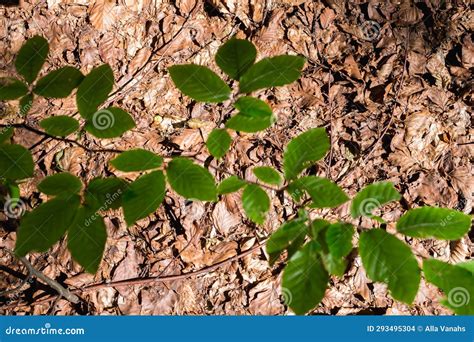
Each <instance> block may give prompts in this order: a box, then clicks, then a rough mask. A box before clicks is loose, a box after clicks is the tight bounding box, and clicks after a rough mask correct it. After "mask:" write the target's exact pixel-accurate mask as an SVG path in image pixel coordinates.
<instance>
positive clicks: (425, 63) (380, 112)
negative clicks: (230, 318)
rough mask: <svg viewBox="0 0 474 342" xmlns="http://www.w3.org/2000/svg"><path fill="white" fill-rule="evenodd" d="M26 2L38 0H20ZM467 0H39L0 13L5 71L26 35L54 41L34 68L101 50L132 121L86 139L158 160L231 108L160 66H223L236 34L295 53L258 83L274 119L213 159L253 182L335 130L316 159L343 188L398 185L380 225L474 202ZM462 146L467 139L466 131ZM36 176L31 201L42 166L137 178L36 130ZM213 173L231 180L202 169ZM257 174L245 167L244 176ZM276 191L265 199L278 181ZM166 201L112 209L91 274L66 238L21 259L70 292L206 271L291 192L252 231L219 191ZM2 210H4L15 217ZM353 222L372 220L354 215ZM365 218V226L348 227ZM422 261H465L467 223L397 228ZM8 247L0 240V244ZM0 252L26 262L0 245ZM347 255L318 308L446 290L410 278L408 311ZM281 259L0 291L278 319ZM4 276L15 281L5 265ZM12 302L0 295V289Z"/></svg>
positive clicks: (473, 19) (423, 308) (345, 309)
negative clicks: (315, 130)
mask: <svg viewBox="0 0 474 342" xmlns="http://www.w3.org/2000/svg"><path fill="white" fill-rule="evenodd" d="M32 2H34V1H32ZM467 3H468V2H467V1H465V2H462V1H457V2H454V1H442V0H425V1H416V2H415V4H412V2H411V1H392V2H388V1H369V2H364V1H356V2H343V1H335V0H331V1H329V0H328V1H324V2H317V1H315V2H311V1H306V2H305V1H298V0H293V1H290V0H287V1H283V0H280V1H235V0H225V1H215V2H212V1H210V2H206V3H203V2H202V1H194V0H182V1H173V2H171V3H170V2H165V1H151V0H142V1H129V0H118V1H105V0H97V1H92V2H91V3H90V4H87V2H86V1H82V2H81V1H76V3H75V4H71V3H70V1H61V0H48V1H46V2H40V3H39V4H30V3H26V2H25V3H23V5H22V8H20V9H16V8H9V9H5V8H1V7H0V12H1V19H0V76H11V75H13V74H14V68H13V64H12V61H13V58H14V56H15V54H16V52H17V51H18V50H19V48H20V47H21V45H22V44H23V42H24V41H25V39H27V38H28V37H31V36H33V35H35V34H40V35H43V36H44V37H46V38H47V39H48V41H49V42H50V48H51V51H50V58H49V59H48V62H47V63H48V65H47V67H46V68H45V69H44V70H49V69H54V68H57V67H59V66H64V65H67V64H69V65H73V66H76V67H78V68H80V69H81V70H82V71H83V72H84V73H86V72H88V71H90V70H91V69H92V68H93V67H94V66H97V65H99V64H101V63H109V64H110V65H111V66H112V68H113V69H114V74H115V77H116V81H117V87H116V91H114V93H113V94H112V96H111V97H110V98H109V100H108V102H107V103H109V104H115V105H118V106H121V107H123V108H125V109H127V110H128V111H129V112H130V113H131V114H132V115H133V116H134V118H135V121H136V123H137V128H136V129H134V130H133V131H132V132H128V133H127V134H126V135H125V136H124V138H123V139H115V140H100V141H99V140H94V139H93V138H92V137H91V136H81V137H79V139H80V141H81V142H82V143H84V144H85V145H87V146H89V147H91V148H92V147H103V148H120V149H128V148H130V147H132V146H140V147H144V148H147V149H150V150H153V151H156V152H159V153H163V154H166V155H169V154H171V153H180V152H189V151H193V152H197V151H200V152H202V155H201V158H202V159H203V160H205V159H206V157H208V152H207V150H206V148H205V146H204V141H205V139H206V137H207V135H208V134H209V133H210V131H211V130H212V129H213V128H214V127H216V124H217V123H218V122H219V121H220V118H221V116H222V115H224V114H225V113H227V112H228V108H227V106H228V105H229V104H228V103H224V104H222V105H212V106H209V105H205V104H200V103H194V102H192V101H191V100H190V99H189V98H187V97H183V96H182V95H181V93H180V92H179V91H178V90H177V89H176V88H175V87H174V86H173V84H172V82H171V80H170V77H169V75H168V73H167V71H166V68H167V67H168V66H170V65H173V64H177V63H191V62H192V63H198V64H203V65H207V66H209V67H211V68H212V69H213V70H215V71H218V68H217V66H216V65H215V63H214V61H213V56H214V54H215V52H216V50H217V48H218V47H219V45H220V44H221V43H222V42H224V41H225V40H227V39H228V38H229V37H231V36H232V35H234V34H237V35H238V36H239V37H241V38H247V39H250V40H251V41H252V42H253V43H254V44H255V45H256V46H257V48H258V51H259V58H263V57H266V56H272V55H276V54H284V53H290V54H301V55H304V56H305V57H307V59H308V62H307V64H306V67H305V70H304V74H303V77H302V78H301V79H300V80H299V81H298V82H295V83H294V84H292V85H290V86H286V87H282V88H277V89H273V90H270V91H262V92H260V93H258V95H259V96H260V97H261V98H262V99H265V100H266V101H267V102H269V103H270V104H271V105H272V107H273V110H274V112H275V113H276V114H277V116H278V118H279V119H278V122H277V124H276V125H275V126H273V127H272V128H270V129H268V130H266V131H265V132H262V133H258V134H240V135H235V136H234V143H233V145H232V150H231V152H230V153H228V154H227V155H226V157H225V158H224V160H223V161H222V162H221V163H219V164H218V163H217V162H216V161H215V160H212V161H211V165H214V166H216V167H220V168H224V169H226V170H228V171H229V172H232V173H234V174H238V175H240V176H242V177H246V178H247V179H253V177H254V176H253V174H252V173H251V172H250V167H251V166H255V165H272V166H275V167H277V168H279V169H281V157H282V149H283V146H285V145H286V143H287V142H288V141H289V140H290V139H291V138H292V137H293V136H295V135H297V134H299V133H301V132H302V131H304V130H306V129H308V128H310V127H318V126H324V127H326V128H327V130H328V132H330V134H331V138H332V150H331V153H330V154H329V156H328V157H327V158H326V159H325V160H324V161H323V162H321V163H319V164H318V165H317V166H315V167H314V168H313V169H312V170H311V172H312V173H314V174H317V175H322V176H327V177H330V178H331V179H333V180H336V181H337V182H338V184H339V185H340V186H342V187H343V188H344V189H345V190H346V191H347V192H348V193H349V194H350V195H354V194H355V193H356V192H357V191H358V190H360V188H362V187H363V186H364V185H366V184H368V183H371V182H374V181H377V180H390V181H392V182H394V183H395V185H396V187H397V189H398V190H400V192H401V193H402V195H403V200H402V201H401V203H400V204H392V205H390V206H386V207H384V208H383V210H382V216H383V218H384V219H385V220H387V221H388V222H390V223H389V224H388V227H387V230H389V231H391V232H394V224H393V222H396V220H397V218H398V217H399V216H400V215H401V213H402V212H403V211H404V210H406V209H407V208H410V207H416V206H419V205H423V204H426V205H437V206H446V207H450V208H457V209H459V210H462V211H464V212H466V213H471V210H472V201H473V193H474V178H473V164H472V160H473V156H474V154H473V152H474V151H473V150H474V146H473V145H472V141H473V134H474V130H473V127H472V104H473V98H472V82H473V81H472V68H473V67H474V45H473V41H472V29H473V26H474V25H473V23H474V14H473V12H472V10H470V9H469V6H468V5H467ZM1 110H2V122H15V120H18V119H17V117H16V112H17V111H18V103H17V102H15V101H10V102H6V103H4V104H2V107H1ZM75 111H76V107H75V101H74V97H73V96H71V97H70V98H68V99H64V100H55V101H46V100H41V101H37V102H36V103H35V104H34V106H33V108H32V110H31V112H30V114H29V115H28V121H29V122H30V124H32V125H36V124H37V123H38V121H39V120H41V119H42V118H44V117H46V116H48V115H50V114H52V113H59V112H60V113H61V114H71V115H72V114H74V113H75ZM39 139H40V138H39V137H38V136H36V135H33V134H31V133H29V132H26V131H22V130H17V131H16V134H15V136H14V140H15V142H16V143H20V144H23V145H25V146H32V145H34V144H35V143H37V142H38V140H39ZM469 143H470V144H469ZM33 152H34V157H35V158H36V159H37V167H36V177H35V178H34V179H32V180H29V181H28V182H26V183H24V184H22V186H21V190H22V194H23V197H24V200H25V202H26V203H27V204H28V206H30V207H33V206H35V205H37V204H38V203H40V202H41V201H43V200H45V199H46V198H45V197H43V195H42V194H39V193H38V192H35V185H36V184H37V183H38V182H39V180H41V179H42V178H43V177H44V176H46V175H49V174H52V173H54V172H57V171H59V170H65V171H69V172H71V173H73V174H75V175H77V176H80V177H81V178H82V179H83V181H84V182H87V181H89V180H90V179H92V178H94V177H97V176H100V175H103V176H106V175H111V174H112V173H113V174H115V175H117V176H126V177H134V175H130V174H126V175H125V174H120V173H118V172H115V171H113V170H110V169H108V165H107V161H108V160H109V159H110V157H111V156H110V155H107V154H97V153H88V152H84V151H83V150H82V149H80V148H78V147H74V146H71V145H68V144H66V143H62V142H59V143H58V142H57V141H50V140H47V141H46V143H45V145H41V146H38V147H35V148H34V149H33ZM211 172H213V173H214V174H215V176H216V178H217V179H223V178H224V177H225V176H226V175H225V174H223V173H220V172H216V171H215V170H214V169H211ZM254 180H255V179H254ZM273 195H274V194H273ZM165 202H166V203H165V205H163V206H161V207H160V209H159V210H158V211H157V212H156V213H155V214H154V215H151V216H150V217H149V218H147V219H144V220H141V221H139V222H138V224H137V225H135V226H133V227H131V228H129V229H127V228H126V224H125V222H124V221H123V219H122V217H121V215H120V213H110V215H109V216H108V217H107V218H106V224H107V229H108V233H109V238H108V241H107V246H106V251H105V256H104V260H103V262H102V264H101V267H100V269H99V272H98V273H97V275H95V276H92V275H88V274H85V273H83V272H82V270H81V268H80V267H79V266H78V265H77V264H75V263H73V262H72V260H71V258H70V255H69V252H68V251H67V249H66V245H65V243H60V244H57V245H55V246H54V247H53V248H52V250H51V251H50V252H49V253H45V254H34V255H32V256H30V260H31V262H32V263H33V264H34V265H35V267H36V268H38V269H41V270H42V271H43V272H44V273H45V274H47V275H48V276H50V277H51V278H55V279H56V280H58V281H60V282H63V283H65V284H67V285H68V286H69V287H70V288H73V289H74V288H82V287H84V286H86V285H88V284H92V283H100V282H106V281H117V280H122V279H127V278H134V277H150V276H158V275H160V276H165V275H179V274H182V273H186V272H193V271H196V270H200V269H202V268H203V267H206V266H210V265H214V264H216V263H218V262H220V261H222V260H225V259H227V258H229V257H232V256H235V255H237V254H239V253H241V251H245V250H247V249H248V248H251V247H252V246H255V245H256V244H257V243H258V242H259V241H261V240H263V239H264V238H265V237H267V236H268V235H269V234H270V233H271V232H272V231H273V230H275V229H276V228H277V227H278V226H279V225H280V224H281V223H282V222H283V221H284V220H285V219H286V218H288V217H291V216H292V215H294V214H295V209H296V208H294V207H292V206H291V203H290V202H289V201H288V200H287V199H286V198H277V197H275V196H273V202H272V210H271V213H270V217H269V220H267V223H266V224H265V225H264V226H262V227H257V226H255V225H253V224H252V223H250V222H249V221H247V220H246V219H244V215H243V210H242V208H241V205H240V195H239V194H231V195H227V196H224V197H223V201H221V202H219V203H217V204H214V203H197V202H186V201H184V200H183V199H182V198H181V197H179V196H176V195H175V194H174V193H172V192H168V195H167V198H166V200H165ZM313 215H314V216H315V217H316V216H323V217H325V218H329V219H331V218H336V217H339V218H342V219H346V220H348V221H351V219H350V217H349V216H350V215H349V210H348V206H347V205H344V206H342V207H340V208H338V209H336V210H319V211H314V212H313ZM10 221H11V220H10ZM10 221H8V222H3V224H2V228H1V230H0V245H1V246H3V247H8V248H10V249H13V246H14V242H15V232H14V222H10ZM363 221H364V222H362V224H363V225H365V226H373V225H374V222H371V221H370V220H368V221H367V222H365V220H363ZM354 223H360V222H354ZM406 239H407V240H406V241H407V243H409V244H410V245H411V246H412V248H413V250H414V251H415V254H416V255H417V257H419V258H420V260H421V257H428V256H434V257H436V258H439V259H441V260H445V261H450V262H459V261H463V260H467V259H471V258H472V256H473V253H474V242H473V241H474V236H473V235H472V234H471V235H470V237H466V238H464V239H462V240H460V241H455V242H446V241H433V240H423V241H422V240H417V239H411V238H410V239H409V238H406ZM2 253H3V252H2ZM1 260H2V265H7V266H8V267H9V268H12V269H15V270H19V271H20V272H24V270H23V268H22V266H21V265H20V264H18V262H16V261H14V260H12V259H11V257H10V256H9V255H8V254H2V259H1ZM360 266H361V262H360V259H359V258H358V257H357V255H356V253H354V256H353V258H352V260H351V264H350V268H349V271H348V272H347V274H346V276H345V277H344V278H343V279H336V278H333V279H331V287H330V289H329V290H328V291H327V295H326V298H325V299H324V301H323V303H322V304H321V305H320V306H319V307H318V308H317V309H315V310H314V313H325V314H339V315H347V314H361V313H374V314H383V313H387V314H440V313H449V311H447V310H445V309H443V308H442V307H441V306H440V305H439V304H438V299H439V298H440V296H441V294H440V292H439V291H438V290H437V289H436V288H434V287H432V286H431V285H427V284H425V283H424V282H422V284H421V288H420V291H419V294H418V296H417V298H416V300H415V303H414V305H413V306H411V307H408V306H407V305H404V304H400V303H397V302H394V301H393V300H392V299H391V298H390V297H389V296H388V295H387V289H386V287H385V286H384V285H381V284H374V283H372V282H371V281H370V280H369V279H367V278H366V276H365V272H364V270H363V268H361V267H360ZM280 271H281V265H276V266H275V267H274V268H270V267H269V266H268V262H267V259H266V256H265V254H264V253H263V251H262V249H258V248H256V249H255V251H254V252H253V253H252V254H250V255H247V256H245V257H243V258H240V259H239V260H235V261H232V262H228V263H226V264H225V265H224V266H222V267H220V268H218V269H212V270H211V271H209V272H206V273H204V274H201V275H197V276H194V277H186V278H183V279H179V280H175V281H170V282H166V283H157V284H147V285H136V286H126V287H119V288H100V289H96V290H94V291H89V292H87V293H84V294H82V295H81V298H83V299H84V302H83V303H81V304H79V305H75V306H73V305H71V304H70V303H68V302H66V301H64V300H59V301H55V302H48V303H45V304H41V305H26V306H21V307H15V306H14V304H16V303H18V301H19V300H22V301H26V303H28V301H30V302H31V298H32V297H34V296H36V295H38V294H40V293H42V292H43V291H42V290H41V288H40V287H38V286H37V284H33V286H31V287H29V285H25V287H24V288H25V292H24V293H19V294H17V295H14V296H10V297H8V298H4V302H3V304H10V307H8V308H6V309H5V307H4V308H3V309H2V311H3V312H4V313H8V314H14V313H18V314H25V313H35V314H44V313H49V314H77V313H80V314H284V313H287V312H289V311H288V310H287V308H286V306H285V305H284V295H283V296H282V295H281V293H280V276H281V272H280ZM3 274H5V273H3V272H2V280H1V287H2V288H12V287H14V286H15V285H17V284H18V279H16V278H14V277H12V276H9V277H6V278H4V276H3ZM5 300H6V302H5Z"/></svg>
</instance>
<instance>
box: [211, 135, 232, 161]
mask: <svg viewBox="0 0 474 342" xmlns="http://www.w3.org/2000/svg"><path fill="white" fill-rule="evenodd" d="M231 142H232V138H231V137H230V135H229V133H227V130H226V129H221V128H215V129H213V130H212V132H211V134H209V137H208V138H207V141H206V146H207V149H208V150H209V152H210V153H211V154H212V156H214V157H215V158H222V157H223V156H224V155H225V154H226V152H227V151H228V150H229V147H230V144H231Z"/></svg>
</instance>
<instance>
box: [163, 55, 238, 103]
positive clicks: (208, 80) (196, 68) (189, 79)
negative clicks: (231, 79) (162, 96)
mask: <svg viewBox="0 0 474 342" xmlns="http://www.w3.org/2000/svg"><path fill="white" fill-rule="evenodd" d="M168 70H169V72H170V75H171V79H172V80H173V82H174V84H175V86H176V87H177V88H178V89H179V90H181V92H182V93H183V94H185V95H187V96H189V97H191V98H193V99H194V100H196V101H200V102H222V101H225V100H227V99H228V98H229V95H230V88H229V86H228V85H227V84H225V82H224V81H223V80H221V79H220V77H219V76H217V75H216V74H215V73H214V72H213V71H211V70H210V69H208V68H206V67H204V66H201V65H195V64H182V65H174V66H172V67H170V68H169V69H168Z"/></svg>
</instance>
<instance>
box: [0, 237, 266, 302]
mask: <svg viewBox="0 0 474 342" xmlns="http://www.w3.org/2000/svg"><path fill="white" fill-rule="evenodd" d="M266 242H267V240H266V239H265V240H263V241H261V242H260V243H258V244H257V245H255V246H253V247H251V248H249V249H247V250H246V251H243V252H241V253H239V254H237V255H235V256H233V257H230V258H227V259H225V260H223V261H220V262H218V263H216V264H214V265H211V266H207V267H204V268H201V269H200V270H197V271H192V272H187V273H182V274H178V275H170V276H164V277H145V278H130V279H124V280H118V281H112V282H103V283H98V284H92V285H88V286H85V287H83V288H82V289H75V290H71V291H70V293H71V294H74V295H75V294H82V293H85V292H91V291H96V290H99V289H102V288H109V287H121V286H135V285H147V284H152V283H162V282H169V281H178V280H183V279H187V278H190V277H195V276H199V275H202V274H206V273H209V272H212V271H214V270H215V269H218V268H220V267H222V266H224V265H227V264H228V263H231V262H233V261H237V260H239V259H242V258H244V257H246V256H247V255H250V254H252V253H253V252H255V251H256V250H258V249H260V248H262V247H263V246H264V245H265V243H266ZM56 298H58V295H56V296H50V297H47V298H45V299H42V300H37V301H34V302H33V303H21V304H11V305H7V306H5V307H4V309H12V308H16V307H25V306H30V305H39V304H45V303H49V302H51V301H53V300H55V299H56Z"/></svg>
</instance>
